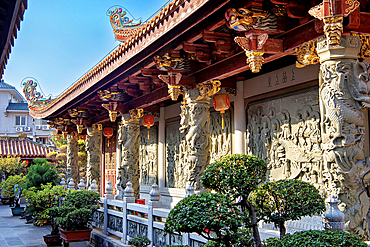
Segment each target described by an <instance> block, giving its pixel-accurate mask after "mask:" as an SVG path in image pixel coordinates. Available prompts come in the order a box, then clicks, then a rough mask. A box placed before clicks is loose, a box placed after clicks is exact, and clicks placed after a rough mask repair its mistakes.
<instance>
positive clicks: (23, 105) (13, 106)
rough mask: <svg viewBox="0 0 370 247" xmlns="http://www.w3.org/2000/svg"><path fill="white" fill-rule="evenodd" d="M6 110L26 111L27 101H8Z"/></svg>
mask: <svg viewBox="0 0 370 247" xmlns="http://www.w3.org/2000/svg"><path fill="white" fill-rule="evenodd" d="M6 110H7V111H28V104H27V103H9V105H8V107H7V108H6Z"/></svg>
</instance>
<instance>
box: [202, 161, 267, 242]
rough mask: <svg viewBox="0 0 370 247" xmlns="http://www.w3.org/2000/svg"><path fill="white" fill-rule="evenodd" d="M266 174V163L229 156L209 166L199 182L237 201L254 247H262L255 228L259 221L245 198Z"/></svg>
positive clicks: (253, 208) (262, 180) (263, 179)
mask: <svg viewBox="0 0 370 247" xmlns="http://www.w3.org/2000/svg"><path fill="white" fill-rule="evenodd" d="M266 172H267V165H266V163H265V162H264V161H263V160H261V159H259V158H258V157H256V156H254V155H244V154H232V155H227V156H225V157H222V158H220V159H218V160H216V161H215V162H213V163H212V164H210V165H209V166H208V167H207V168H206V170H205V171H204V173H203V176H202V179H201V182H202V184H203V186H204V187H205V188H208V189H211V190H214V191H216V192H218V193H221V194H223V195H225V196H227V197H229V198H231V200H233V201H236V200H239V202H238V204H239V205H240V206H241V208H242V211H243V212H244V214H245V217H244V219H245V221H244V222H245V225H246V227H250V228H252V233H253V239H254V241H255V246H256V247H262V243H261V238H260V235H259V231H258V225H257V223H258V221H259V219H258V218H257V214H256V212H257V209H256V207H255V205H254V204H253V203H251V202H250V201H249V200H248V197H249V195H250V194H251V193H252V192H253V191H254V190H255V189H256V188H257V187H258V185H259V184H261V183H262V182H264V181H265V179H266ZM247 215H248V217H246V216H247Z"/></svg>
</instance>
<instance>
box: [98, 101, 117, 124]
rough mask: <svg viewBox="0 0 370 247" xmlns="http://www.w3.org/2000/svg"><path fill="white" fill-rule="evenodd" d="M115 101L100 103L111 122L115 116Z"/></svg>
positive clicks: (114, 119)
mask: <svg viewBox="0 0 370 247" xmlns="http://www.w3.org/2000/svg"><path fill="white" fill-rule="evenodd" d="M117 106H118V103H117V102H109V103H108V104H102V107H104V108H105V109H106V110H107V111H108V112H109V118H110V121H111V122H115V121H116V118H117V115H118V113H117Z"/></svg>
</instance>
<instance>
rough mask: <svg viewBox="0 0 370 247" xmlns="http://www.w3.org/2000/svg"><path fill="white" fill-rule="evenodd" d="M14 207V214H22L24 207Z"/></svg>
mask: <svg viewBox="0 0 370 247" xmlns="http://www.w3.org/2000/svg"><path fill="white" fill-rule="evenodd" d="M11 209H12V214H13V216H21V212H22V211H23V210H24V207H16V208H15V207H14V208H11Z"/></svg>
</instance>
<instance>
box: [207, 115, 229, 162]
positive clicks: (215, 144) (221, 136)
mask: <svg viewBox="0 0 370 247" xmlns="http://www.w3.org/2000/svg"><path fill="white" fill-rule="evenodd" d="M223 118H224V129H222V116H221V114H220V113H219V112H217V111H214V112H211V116H210V127H209V129H210V134H211V148H210V163H212V162H213V161H215V160H217V159H218V158H220V157H222V156H225V155H227V154H230V153H231V114H230V111H229V110H227V111H225V113H224V114H223Z"/></svg>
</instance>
